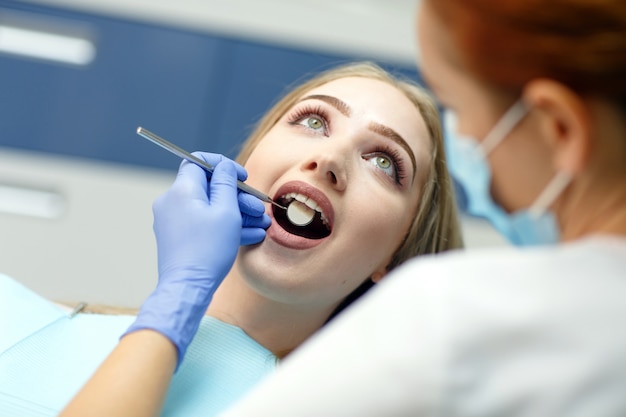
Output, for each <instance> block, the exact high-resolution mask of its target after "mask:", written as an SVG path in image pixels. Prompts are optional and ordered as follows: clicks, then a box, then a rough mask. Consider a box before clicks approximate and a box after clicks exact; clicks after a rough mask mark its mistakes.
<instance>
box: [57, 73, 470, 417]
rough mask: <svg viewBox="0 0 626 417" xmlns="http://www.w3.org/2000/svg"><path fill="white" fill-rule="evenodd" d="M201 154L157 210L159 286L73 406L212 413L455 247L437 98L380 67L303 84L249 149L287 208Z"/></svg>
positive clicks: (253, 166) (82, 411)
mask: <svg viewBox="0 0 626 417" xmlns="http://www.w3.org/2000/svg"><path fill="white" fill-rule="evenodd" d="M198 155H200V156H201V157H203V158H205V159H206V160H207V162H209V163H211V164H213V165H215V166H216V169H215V172H214V173H213V175H212V177H211V178H210V180H209V181H207V179H206V175H205V173H204V172H203V171H202V170H201V169H200V168H198V167H197V166H195V165H193V164H191V163H188V162H183V163H182V164H181V168H180V170H179V175H178V177H177V179H176V181H175V183H174V184H173V186H172V188H171V189H170V190H169V191H168V192H166V193H165V194H164V195H163V196H161V197H160V198H159V199H158V200H157V201H156V202H155V204H154V217H155V223H154V229H155V235H156V238H157V247H158V258H159V284H158V285H157V288H156V289H155V291H154V292H153V293H152V294H151V295H150V297H149V298H148V299H147V300H146V301H145V302H144V304H143V305H142V308H141V310H140V313H139V314H138V316H137V318H136V320H135V321H134V323H133V324H132V325H131V326H130V328H129V329H128V330H127V331H126V333H125V335H124V336H123V337H122V338H121V339H120V343H119V344H118V345H117V347H116V348H115V349H114V350H113V352H112V353H111V355H110V356H109V357H108V358H107V359H106V360H105V361H104V363H103V364H102V365H101V366H100V367H99V369H98V370H97V371H96V373H95V374H94V375H93V377H92V378H91V379H90V380H89V381H88V382H87V384H86V385H85V386H84V387H83V388H82V390H81V391H80V392H79V393H78V395H77V396H76V397H75V398H74V400H73V401H72V402H71V403H70V404H69V405H68V406H67V408H66V409H65V410H64V412H63V414H62V415H63V416H73V415H76V416H83V415H90V416H96V415H103V416H104V415H106V416H111V415H115V416H124V415H128V416H142V415H159V414H160V413H163V414H164V415H186V416H188V415H196V413H199V414H201V415H205V416H209V415H214V414H217V413H218V412H219V411H221V410H222V409H224V408H225V407H227V406H228V405H229V404H230V403H231V402H232V401H235V400H236V399H237V398H238V396H240V395H242V394H243V393H244V392H245V391H246V390H247V389H248V388H249V387H250V386H251V385H253V384H254V383H255V382H257V381H258V380H259V379H260V378H262V377H263V376H264V375H266V374H267V373H268V372H271V370H272V369H273V367H274V366H276V364H277V363H279V359H280V358H283V357H284V356H285V355H287V354H289V352H291V351H292V350H293V349H295V348H297V346H298V345H300V344H301V343H302V342H303V341H305V340H306V339H307V338H308V337H309V336H311V335H312V334H313V333H314V332H315V331H316V330H318V329H319V328H320V327H321V326H323V325H324V323H326V322H327V321H328V320H329V319H330V318H331V317H332V316H333V315H334V314H336V313H337V312H338V311H339V310H341V309H342V308H344V307H345V306H346V305H347V304H349V303H350V302H351V301H352V300H353V299H355V298H358V296H360V295H361V294H362V293H363V292H365V291H366V290H367V289H368V288H369V287H371V286H372V285H374V284H375V283H376V282H378V281H379V280H381V279H383V277H384V276H385V274H386V273H387V272H389V271H390V270H391V269H392V268H394V267H396V266H397V265H398V264H400V263H401V262H403V261H404V260H406V259H408V258H410V257H412V256H415V255H419V254H426V253H437V252H441V251H445V250H448V249H452V248H458V247H460V246H461V237H460V232H459V225H458V221H457V217H456V209H455V206H454V201H453V193H452V189H451V183H450V179H449V177H448V174H447V171H446V167H445V159H444V154H443V147H442V135H441V131H440V124H439V120H438V116H437V110H436V107H435V105H434V104H433V102H432V101H431V99H430V98H429V97H428V96H427V94H425V93H424V92H423V91H422V90H421V89H420V88H419V87H418V86H416V85H414V84H412V83H410V82H407V81H400V80H398V79H396V78H393V77H392V76H391V75H389V74H388V73H386V72H384V71H383V70H382V69H380V68H379V67H377V66H375V65H372V64H368V63H360V64H351V65H347V66H342V67H339V68H335V69H332V70H329V71H327V72H325V73H322V74H320V75H318V76H316V77H315V78H313V79H311V80H309V81H308V82H306V83H304V84H302V85H301V86H299V87H297V88H295V89H294V90H292V91H291V92H290V93H288V94H287V95H286V96H285V97H284V98H283V99H282V100H280V101H279V102H278V103H277V104H276V105H275V106H274V107H273V108H272V109H271V110H270V111H269V112H268V113H267V115H266V116H265V117H264V118H263V119H262V120H261V121H260V123H259V124H258V126H257V129H256V130H255V132H254V133H253V134H252V135H251V137H250V139H249V140H248V141H247V143H246V144H245V145H244V148H243V150H242V152H241V154H240V157H239V159H238V160H239V161H240V162H241V163H242V164H243V166H244V167H245V171H247V174H248V175H249V179H247V180H246V183H247V184H249V185H251V186H253V187H255V188H257V189H258V190H261V191H263V192H264V193H267V194H268V195H269V196H271V197H272V198H273V199H274V201H276V202H278V203H279V204H281V205H283V206H285V207H288V210H283V209H280V208H277V207H276V206H272V205H270V204H265V205H263V204H262V203H261V202H260V201H259V200H257V199H256V198H253V197H251V196H249V195H247V194H245V193H241V192H239V193H238V192H237V190H236V184H235V181H236V179H237V178H239V179H242V180H243V179H245V175H246V172H245V171H244V170H243V168H242V167H241V166H236V165H235V164H234V163H233V162H231V161H229V160H226V158H223V157H220V156H218V155H212V154H198ZM270 222H271V225H270ZM268 226H269V228H268ZM266 228H267V232H265V230H264V229H266ZM240 243H242V244H244V245H245V246H242V247H241V249H239V244H240ZM233 262H234V266H232V265H233ZM231 266H232V268H231ZM222 279H223V281H222ZM220 282H221V283H220ZM218 285H219V289H217V290H216V288H218ZM209 303H210V304H209ZM207 307H208V310H207ZM205 313H206V315H205ZM194 337H195V339H194ZM192 339H194V340H193V343H191V341H192ZM355 354H357V353H356V352H355ZM183 358H184V360H183ZM90 371H91V372H92V371H93V369H91V370H90ZM172 376H173V380H172ZM63 383H67V382H65V381H64V382H63ZM70 383H71V381H70ZM74 392H75V391H74ZM68 400H69V398H68Z"/></svg>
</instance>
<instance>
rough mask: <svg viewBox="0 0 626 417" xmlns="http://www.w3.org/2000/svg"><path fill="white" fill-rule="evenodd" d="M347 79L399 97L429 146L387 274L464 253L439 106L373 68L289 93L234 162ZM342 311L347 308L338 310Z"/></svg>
mask: <svg viewBox="0 0 626 417" xmlns="http://www.w3.org/2000/svg"><path fill="white" fill-rule="evenodd" d="M346 77H364V78H371V79H375V80H380V81H383V82H386V83H388V84H390V85H392V86H393V87H395V88H397V89H398V90H399V91H401V92H403V93H404V94H405V96H406V97H407V98H408V99H409V100H410V101H411V102H412V103H413V104H414V105H415V107H416V108H417V109H418V111H419V113H420V114H421V115H422V118H423V119H424V122H425V123H426V127H427V129H428V134H429V136H430V140H431V144H432V146H431V155H430V161H431V164H430V169H429V172H428V175H427V177H426V180H425V182H424V184H423V186H422V190H421V192H420V193H419V198H420V201H419V204H418V207H417V209H416V212H415V213H413V216H414V218H413V223H412V224H411V227H410V228H409V230H408V232H407V234H406V236H405V238H404V240H403V242H402V243H401V244H400V246H399V247H398V248H397V249H396V251H395V252H394V254H393V256H392V258H391V261H390V263H389V265H388V266H387V271H390V270H392V269H393V268H395V267H396V266H398V265H400V264H401V263H402V262H404V261H406V260H407V259H410V258H412V257H414V256H416V255H423V254H433V253H438V252H442V251H446V250H449V249H457V248H461V247H463V240H462V237H461V228H460V222H459V219H458V211H457V206H456V202H455V198H454V190H453V184H452V180H451V177H450V175H449V173H448V170H447V168H446V159H445V153H444V144H443V133H442V129H441V124H440V119H439V112H438V110H437V106H436V104H435V102H434V100H433V99H432V98H431V97H430V95H429V94H428V93H427V92H426V91H425V90H424V89H423V88H421V87H420V86H419V85H418V84H417V83H415V82H413V81H411V80H408V79H406V78H403V77H400V76H395V75H392V74H391V73H389V72H387V71H385V70H384V69H382V68H381V67H380V66H378V65H376V64H374V63H371V62H359V63H351V64H345V65H342V66H339V67H336V68H333V69H330V70H326V71H324V72H322V73H320V74H318V75H316V76H314V77H313V78H310V79H309V80H308V81H306V82H304V83H302V84H300V85H299V86H297V87H295V88H293V89H291V90H290V91H289V92H288V93H286V94H285V95H284V96H283V97H282V98H281V99H280V100H279V101H278V102H276V104H274V106H273V107H272V108H271V109H270V110H269V111H268V112H267V113H266V114H265V116H263V117H262V118H261V119H260V120H259V122H258V123H257V125H256V128H255V129H254V131H253V132H252V134H251V135H250V137H249V138H248V140H247V141H246V142H245V143H244V144H243V145H242V148H241V151H240V153H239V155H238V157H237V162H239V163H241V164H242V165H243V164H245V162H246V161H247V160H248V158H249V157H250V154H251V153H252V152H253V150H254V148H255V147H256V146H257V144H258V143H259V142H260V141H261V140H262V139H263V137H264V136H265V135H266V134H267V132H268V131H269V130H270V129H271V128H272V127H273V126H274V125H275V124H276V123H277V122H278V120H279V119H280V118H281V117H282V116H283V115H284V114H285V113H286V112H287V111H288V110H289V109H290V108H292V107H293V106H294V104H295V103H296V102H297V101H298V100H299V99H300V98H301V97H302V96H303V95H304V94H305V93H306V92H308V91H309V90H311V89H313V88H315V87H318V86H321V85H323V84H326V83H328V82H330V81H333V80H337V79H340V78H346ZM367 281H370V280H367ZM372 285H373V283H371V281H370V282H369V283H365V288H360V289H358V291H357V292H358V294H355V296H354V297H349V298H351V300H350V301H349V302H351V301H352V299H354V298H358V296H360V295H361V294H362V293H364V292H365V291H367V289H369V288H370V287H371V286H372ZM349 302H348V303H346V305H347V304H349ZM344 307H345V305H344V306H342V307H341V309H342V308H344Z"/></svg>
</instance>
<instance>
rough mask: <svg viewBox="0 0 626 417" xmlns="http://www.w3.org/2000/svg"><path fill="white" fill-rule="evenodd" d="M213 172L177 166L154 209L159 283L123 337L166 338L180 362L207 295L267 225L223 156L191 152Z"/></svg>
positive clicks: (241, 175)
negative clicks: (144, 332)
mask: <svg viewBox="0 0 626 417" xmlns="http://www.w3.org/2000/svg"><path fill="white" fill-rule="evenodd" d="M194 155H196V156H197V157H199V158H202V159H204V160H205V161H206V162H207V163H209V164H210V165H213V166H214V167H215V170H214V172H213V174H212V175H211V178H210V182H209V181H208V180H207V174H206V172H205V171H204V170H203V169H202V168H200V167H198V166H196V165H195V164H193V163H190V162H187V161H183V163H182V164H181V166H180V169H179V171H178V176H177V177H176V180H175V181H174V184H173V185H172V186H171V188H170V189H169V190H168V191H167V192H166V193H165V194H163V195H161V196H160V197H159V198H158V199H157V200H156V201H155V202H154V204H153V213H154V226H153V228H154V233H155V236H156V241H157V253H158V267H159V282H158V284H157V287H156V289H155V290H154V291H153V292H152V293H151V294H150V296H149V297H148V298H147V299H146V301H145V302H144V303H143V304H142V306H141V309H140V311H139V314H138V316H137V319H136V320H135V322H134V323H133V324H132V325H131V326H130V328H129V329H128V330H127V331H126V333H125V334H128V333H130V332H133V331H136V330H139V329H152V330H156V331H158V332H159V333H161V334H163V335H165V336H166V337H167V338H169V339H170V340H171V341H172V342H173V343H174V345H175V346H176V348H177V350H178V364H179V365H180V362H181V361H182V359H183V357H184V355H185V351H186V350H187V347H188V346H189V344H190V343H191V341H192V339H193V337H194V335H195V334H196V331H197V330H198V326H199V325H200V321H201V320H202V317H203V316H204V314H205V312H206V309H207V307H208V305H209V303H210V301H211V298H212V296H213V293H214V292H215V290H216V289H217V287H218V286H219V284H220V283H221V281H222V279H223V278H224V277H225V276H226V274H227V273H228V271H229V270H230V268H231V267H232V265H233V263H234V261H235V258H236V256H237V251H238V249H239V245H240V244H242V245H248V244H254V243H258V242H260V241H262V240H263V238H264V237H265V229H266V228H267V227H269V225H270V219H269V217H268V216H267V215H266V214H265V207H264V205H263V203H262V202H261V200H259V199H258V198H256V197H254V196H252V195H249V194H247V193H244V192H241V191H239V190H238V189H237V179H239V180H241V181H243V180H245V179H246V176H247V174H246V171H245V170H244V168H243V167H242V166H240V165H238V164H236V163H234V162H233V161H231V160H229V159H227V158H226V157H224V156H221V155H217V154H209V153H194Z"/></svg>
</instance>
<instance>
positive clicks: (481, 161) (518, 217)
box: [444, 101, 571, 246]
mask: <svg viewBox="0 0 626 417" xmlns="http://www.w3.org/2000/svg"><path fill="white" fill-rule="evenodd" d="M527 113H528V108H527V106H526V105H525V104H524V103H523V102H521V101H518V102H517V103H516V104H514V105H513V106H512V107H511V108H510V109H509V110H508V111H507V112H506V113H505V114H504V116H502V118H501V119H500V120H499V121H498V123H496V125H495V126H494V127H493V129H492V130H491V131H490V132H489V133H488V134H487V136H485V140H483V141H482V143H479V142H478V141H477V140H476V139H474V138H472V137H468V136H462V135H458V134H457V130H456V117H455V115H454V113H452V112H450V111H446V112H445V114H444V126H445V132H446V153H447V155H446V156H447V159H448V168H449V171H450V173H451V174H452V176H453V177H454V179H455V180H456V181H457V183H458V184H459V185H460V187H461V188H462V191H463V192H464V194H465V198H466V204H467V207H466V210H467V212H468V213H469V214H471V215H473V216H477V217H482V218H485V219H487V220H489V221H490V222H491V224H493V226H494V227H495V228H496V230H498V231H499V232H500V233H502V234H503V235H504V236H506V238H507V239H508V240H509V241H510V242H511V243H513V244H514V245H518V246H523V245H537V244H552V243H556V242H558V240H559V234H560V233H559V227H558V223H557V221H556V218H555V216H554V214H553V213H552V212H551V211H549V210H548V207H550V206H551V205H552V203H554V201H555V200H556V199H557V198H558V196H559V195H560V194H561V193H562V192H563V190H564V189H565V187H566V186H567V185H568V184H569V183H570V181H571V176H570V175H569V174H567V173H564V172H558V173H557V174H556V175H555V177H554V178H553V179H552V181H550V183H549V184H548V185H547V187H546V188H545V189H544V190H543V192H542V193H541V194H540V195H539V197H537V199H536V200H535V202H534V203H533V204H532V205H531V207H530V208H528V209H524V210H519V211H516V212H514V213H510V214H509V213H507V212H506V211H505V210H504V209H503V208H502V207H501V206H499V205H498V204H496V203H495V202H494V201H493V199H492V197H491V192H490V186H491V171H490V168H489V163H488V162H487V155H489V153H490V152H491V151H492V150H493V149H494V148H495V147H496V146H497V145H498V144H499V143H500V142H502V140H503V139H504V138H506V137H507V136H508V135H509V133H511V131H512V130H513V129H514V128H515V126H516V125H517V124H518V123H519V122H520V121H521V120H522V119H523V118H524V117H525V116H526V114H527Z"/></svg>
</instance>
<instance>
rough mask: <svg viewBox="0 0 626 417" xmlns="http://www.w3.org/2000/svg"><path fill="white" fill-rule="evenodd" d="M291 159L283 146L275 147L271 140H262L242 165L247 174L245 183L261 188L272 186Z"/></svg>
mask: <svg viewBox="0 0 626 417" xmlns="http://www.w3.org/2000/svg"><path fill="white" fill-rule="evenodd" d="M291 159H292V156H291V155H289V153H288V151H287V150H286V149H285V147H284V146H275V145H274V143H273V141H272V140H270V139H263V140H262V141H261V142H260V143H259V144H258V145H257V147H256V148H255V149H254V151H252V153H251V154H250V157H249V158H248V160H247V161H246V163H245V164H244V168H246V171H247V172H248V180H247V181H246V183H248V184H249V185H251V186H253V187H256V186H259V187H262V188H264V186H266V185H269V184H272V183H273V182H274V181H275V179H276V178H277V176H278V175H280V174H281V173H282V172H284V171H285V169H286V168H287V167H289V166H290V165H291V164H292V162H291ZM265 191H267V190H265Z"/></svg>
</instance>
